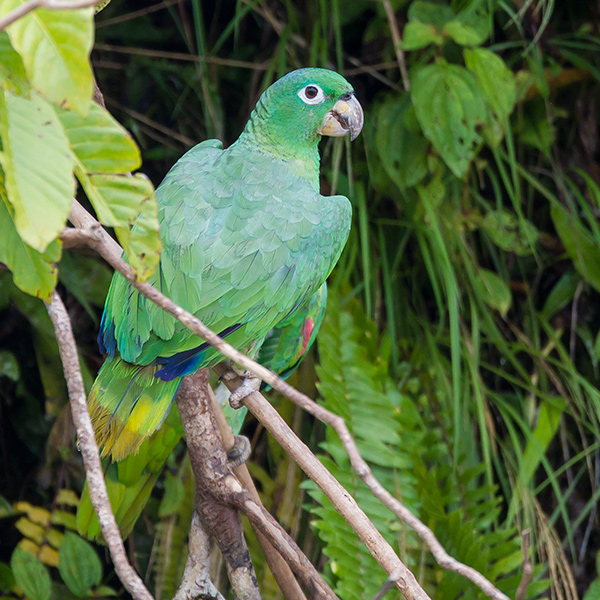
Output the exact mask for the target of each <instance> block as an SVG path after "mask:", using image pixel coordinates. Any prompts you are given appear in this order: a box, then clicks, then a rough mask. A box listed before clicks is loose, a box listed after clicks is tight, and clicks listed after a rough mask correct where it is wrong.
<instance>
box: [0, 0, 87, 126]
mask: <svg viewBox="0 0 600 600" xmlns="http://www.w3.org/2000/svg"><path fill="white" fill-rule="evenodd" d="M25 3H26V0H0V17H3V16H5V15H6V14H7V13H9V12H10V11H11V10H14V9H15V8H18V7H19V6H22V5H23V4H25ZM93 18H94V9H93V7H91V6H89V7H86V8H79V9H77V10H47V9H43V8H38V9H36V10H34V11H32V12H30V13H28V14H27V15H25V16H24V17H21V18H20V19H18V20H17V21H15V22H14V23H12V24H11V25H10V26H9V27H8V28H7V32H8V35H9V37H10V40H11V42H12V45H13V47H14V48H15V50H16V51H17V52H18V53H19V54H20V55H21V58H22V59H23V64H24V65H25V71H26V73H27V75H28V77H29V81H30V83H31V85H32V86H33V87H34V88H35V89H36V90H38V91H39V92H40V94H42V95H43V96H44V97H45V98H47V99H48V100H50V102H53V103H54V104H56V105H57V106H61V107H63V108H70V109H73V110H76V111H78V112H80V113H82V114H86V113H87V110H88V108H89V105H90V102H91V99H92V93H93V91H94V80H93V77H92V68H91V66H90V61H89V56H90V52H91V50H92V45H93V43H94V23H93Z"/></svg>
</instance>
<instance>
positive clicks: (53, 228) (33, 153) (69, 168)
mask: <svg viewBox="0 0 600 600" xmlns="http://www.w3.org/2000/svg"><path fill="white" fill-rule="evenodd" d="M0 136H1V138H2V152H1V153H0V163H1V164H2V167H3V169H4V176H5V185H6V191H7V192H8V200H9V202H10V204H11V205H12V207H13V209H14V221H15V225H16V227H17V231H18V232H19V235H20V236H21V237H22V238H23V241H24V242H26V243H27V244H29V245H30V246H31V247H33V248H35V249H36V250H38V251H39V252H44V251H45V250H46V248H47V247H48V244H50V242H52V240H54V239H55V238H56V237H57V236H58V235H59V233H60V232H61V231H62V229H63V227H64V226H65V222H66V220H67V216H68V214H69V210H70V208H71V204H72V203H73V194H74V192H75V180H74V178H73V160H72V155H71V151H70V149H69V144H68V141H67V138H66V136H65V133H64V131H63V128H62V125H61V124H60V121H59V120H58V118H57V116H56V113H55V112H54V109H53V108H52V106H50V105H49V104H48V103H47V102H46V101H45V100H44V99H43V98H41V97H40V96H37V95H36V94H32V96H31V99H30V100H28V99H26V98H21V97H18V96H14V95H13V94H11V93H9V92H7V91H4V90H1V91H0Z"/></svg>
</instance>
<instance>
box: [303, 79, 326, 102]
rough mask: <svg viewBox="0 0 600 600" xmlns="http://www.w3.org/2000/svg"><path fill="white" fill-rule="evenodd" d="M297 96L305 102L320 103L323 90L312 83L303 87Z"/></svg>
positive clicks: (322, 98) (323, 97) (322, 97)
mask: <svg viewBox="0 0 600 600" xmlns="http://www.w3.org/2000/svg"><path fill="white" fill-rule="evenodd" d="M298 96H300V99H301V100H302V101H303V102H305V103H306V104H321V102H323V100H325V94H324V93H323V90H322V89H321V88H320V87H319V86H318V85H314V84H310V85H307V86H305V87H303V88H302V89H301V90H300V91H299V92H298Z"/></svg>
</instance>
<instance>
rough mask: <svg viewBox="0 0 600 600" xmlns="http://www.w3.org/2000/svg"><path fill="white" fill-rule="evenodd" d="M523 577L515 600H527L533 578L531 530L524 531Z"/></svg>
mask: <svg viewBox="0 0 600 600" xmlns="http://www.w3.org/2000/svg"><path fill="white" fill-rule="evenodd" d="M522 535H523V541H522V547H523V575H522V576H521V581H520V583H519V587H518V588H517V594H516V595H515V600H525V597H526V596H527V587H528V586H529V583H530V582H531V577H532V576H533V563H532V562H531V557H530V556H529V544H530V540H531V530H530V529H526V530H525V531H523V534H522Z"/></svg>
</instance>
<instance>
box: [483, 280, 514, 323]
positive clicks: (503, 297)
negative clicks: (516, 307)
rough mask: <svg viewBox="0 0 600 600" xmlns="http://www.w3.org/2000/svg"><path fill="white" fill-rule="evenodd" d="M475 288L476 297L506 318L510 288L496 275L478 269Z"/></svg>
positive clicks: (510, 296) (510, 300)
mask: <svg viewBox="0 0 600 600" xmlns="http://www.w3.org/2000/svg"><path fill="white" fill-rule="evenodd" d="M475 288H476V292H477V294H478V296H479V297H480V298H481V299H482V300H483V301H484V302H485V303H486V304H487V305H488V306H489V307H490V308H493V309H495V310H497V311H498V312H499V313H500V314H501V315H502V316H503V317H505V316H506V313H507V312H508V309H509V308H510V304H511V302H512V295H511V293H510V287H509V286H508V284H507V283H506V281H504V280H503V279H502V278H500V277H499V276H498V275H497V274H496V273H494V272H492V271H488V270H487V269H479V271H478V272H477V279H476V280H475Z"/></svg>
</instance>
